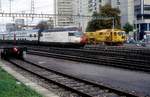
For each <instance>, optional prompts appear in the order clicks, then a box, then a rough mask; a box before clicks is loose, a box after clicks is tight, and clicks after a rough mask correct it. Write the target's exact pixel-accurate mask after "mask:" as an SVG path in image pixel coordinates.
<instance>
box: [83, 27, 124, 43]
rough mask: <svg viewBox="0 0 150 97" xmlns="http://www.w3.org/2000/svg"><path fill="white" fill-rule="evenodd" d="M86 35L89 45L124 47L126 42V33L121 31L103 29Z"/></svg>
mask: <svg viewBox="0 0 150 97" xmlns="http://www.w3.org/2000/svg"><path fill="white" fill-rule="evenodd" d="M85 35H86V37H87V38H88V43H89V44H99V43H105V44H106V45H122V44H123V43H124V42H125V41H126V33H125V31H123V30H120V29H102V30H97V31H95V32H86V33H85Z"/></svg>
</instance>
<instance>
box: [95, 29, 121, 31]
mask: <svg viewBox="0 0 150 97" xmlns="http://www.w3.org/2000/svg"><path fill="white" fill-rule="evenodd" d="M111 31H123V30H121V29H101V30H97V31H96V32H111Z"/></svg>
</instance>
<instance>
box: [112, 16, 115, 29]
mask: <svg viewBox="0 0 150 97" xmlns="http://www.w3.org/2000/svg"><path fill="white" fill-rule="evenodd" d="M112 19H113V25H112V28H113V29H115V18H114V17H113V18H112Z"/></svg>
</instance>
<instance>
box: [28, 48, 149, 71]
mask: <svg viewBox="0 0 150 97" xmlns="http://www.w3.org/2000/svg"><path fill="white" fill-rule="evenodd" d="M28 53H29V54H33V55H40V56H45V57H54V58H61V59H67V60H73V61H79V62H86V63H94V64H99V65H105V66H113V67H119V68H125V69H131V70H138V71H144V72H150V66H149V62H148V61H141V60H130V59H124V58H119V57H104V56H93V55H88V54H83V55H82V54H81V55H79V54H78V53H76V52H75V53H73V54H71V53H70V54H68V53H67V54H66V53H59V54H58V53H55V52H51V53H50V52H41V51H33V50H29V51H28ZM142 62H143V63H142Z"/></svg>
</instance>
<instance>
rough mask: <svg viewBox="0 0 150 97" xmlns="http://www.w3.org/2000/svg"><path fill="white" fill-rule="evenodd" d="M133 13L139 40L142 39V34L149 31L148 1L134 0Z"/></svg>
mask: <svg viewBox="0 0 150 97" xmlns="http://www.w3.org/2000/svg"><path fill="white" fill-rule="evenodd" d="M134 1H135V5H134V12H135V18H136V20H137V21H136V22H135V24H136V25H137V29H138V35H139V39H143V36H144V32H145V31H150V0H134Z"/></svg>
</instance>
